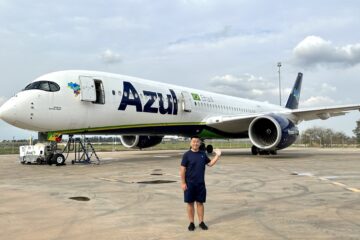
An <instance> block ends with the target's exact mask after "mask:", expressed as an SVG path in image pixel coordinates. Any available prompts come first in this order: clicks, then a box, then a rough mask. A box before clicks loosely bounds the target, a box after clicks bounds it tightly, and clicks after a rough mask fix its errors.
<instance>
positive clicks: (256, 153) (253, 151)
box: [251, 146, 259, 155]
mask: <svg viewBox="0 0 360 240" xmlns="http://www.w3.org/2000/svg"><path fill="white" fill-rule="evenodd" d="M251 153H252V155H258V153H259V149H258V148H257V147H255V146H252V147H251Z"/></svg>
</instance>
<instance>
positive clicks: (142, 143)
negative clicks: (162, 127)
mask: <svg viewBox="0 0 360 240" xmlns="http://www.w3.org/2000/svg"><path fill="white" fill-rule="evenodd" d="M163 137H164V136H139V135H124V136H120V140H121V143H122V145H123V146H124V147H127V148H139V149H142V148H148V147H153V146H155V145H157V144H159V143H161V141H162V139H163Z"/></svg>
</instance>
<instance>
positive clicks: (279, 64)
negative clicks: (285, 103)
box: [277, 62, 281, 106]
mask: <svg viewBox="0 0 360 240" xmlns="http://www.w3.org/2000/svg"><path fill="white" fill-rule="evenodd" d="M277 66H278V68H279V71H278V72H279V98H280V106H281V80H280V68H281V62H278V64H277Z"/></svg>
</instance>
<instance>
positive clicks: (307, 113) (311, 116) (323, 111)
mask: <svg viewBox="0 0 360 240" xmlns="http://www.w3.org/2000/svg"><path fill="white" fill-rule="evenodd" d="M353 110H358V111H360V104H356V105H343V106H333V107H319V108H311V109H310V108H309V109H295V110H292V111H291V114H293V115H294V116H295V117H296V118H297V120H298V121H309V120H315V119H322V120H326V119H328V118H330V117H336V116H341V115H345V114H346V113H348V112H350V111H353Z"/></svg>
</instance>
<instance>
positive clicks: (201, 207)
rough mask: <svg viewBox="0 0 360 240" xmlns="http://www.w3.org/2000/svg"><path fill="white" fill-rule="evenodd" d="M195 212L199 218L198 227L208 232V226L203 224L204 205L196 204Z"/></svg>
mask: <svg viewBox="0 0 360 240" xmlns="http://www.w3.org/2000/svg"><path fill="white" fill-rule="evenodd" d="M196 210H197V214H198V218H199V223H200V224H199V227H200V228H201V229H202V230H208V226H206V224H205V223H204V203H201V202H196Z"/></svg>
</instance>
